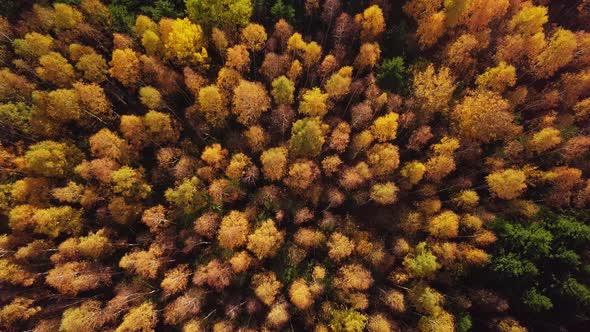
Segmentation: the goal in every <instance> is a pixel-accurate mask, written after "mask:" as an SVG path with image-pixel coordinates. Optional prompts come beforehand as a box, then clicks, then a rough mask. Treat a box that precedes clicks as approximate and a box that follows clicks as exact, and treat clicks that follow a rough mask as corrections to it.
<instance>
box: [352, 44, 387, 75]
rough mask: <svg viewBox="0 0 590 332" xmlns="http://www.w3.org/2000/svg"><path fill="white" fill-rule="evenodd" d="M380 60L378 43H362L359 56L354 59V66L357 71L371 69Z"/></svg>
mask: <svg viewBox="0 0 590 332" xmlns="http://www.w3.org/2000/svg"><path fill="white" fill-rule="evenodd" d="M380 58H381V48H379V44H378V43H364V44H362V45H361V49H360V51H359V54H358V55H357V57H356V58H355V59H354V66H355V67H356V68H357V69H358V70H365V69H372V68H373V67H375V65H377V62H379V59H380Z"/></svg>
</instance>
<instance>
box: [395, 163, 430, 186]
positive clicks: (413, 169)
mask: <svg viewBox="0 0 590 332" xmlns="http://www.w3.org/2000/svg"><path fill="white" fill-rule="evenodd" d="M425 172H426V166H425V165H424V164H423V163H421V162H419V161H411V162H408V163H406V164H405V166H404V167H402V170H401V171H400V174H401V176H403V177H405V178H407V179H408V181H409V182H410V184H412V185H415V184H417V183H418V182H420V180H422V178H423V177H424V173H425Z"/></svg>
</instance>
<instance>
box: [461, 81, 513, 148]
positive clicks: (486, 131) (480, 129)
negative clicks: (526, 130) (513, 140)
mask: <svg viewBox="0 0 590 332" xmlns="http://www.w3.org/2000/svg"><path fill="white" fill-rule="evenodd" d="M453 117H454V119H455V120H456V122H457V124H458V127H459V131H460V133H461V135H462V136H463V137H464V138H467V139H473V140H477V141H479V142H481V143H490V142H493V141H495V140H501V139H506V138H508V137H510V136H511V135H514V134H517V133H518V132H519V131H520V127H519V126H517V125H516V124H514V123H513V121H514V115H513V114H512V112H511V109H510V104H509V103H508V101H507V100H505V99H503V98H502V96H500V95H499V94H497V93H495V92H492V91H488V90H477V91H474V92H472V93H471V94H468V95H467V96H465V98H463V100H462V101H461V103H459V104H457V105H456V106H455V109H454V110H453Z"/></svg>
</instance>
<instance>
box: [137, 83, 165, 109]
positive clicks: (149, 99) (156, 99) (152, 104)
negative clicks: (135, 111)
mask: <svg viewBox="0 0 590 332" xmlns="http://www.w3.org/2000/svg"><path fill="white" fill-rule="evenodd" d="M139 100H140V101H141V103H142V104H143V105H144V106H145V107H147V108H148V109H150V110H157V109H158V108H160V105H161V104H162V95H161V94H160V92H159V91H158V90H156V88H154V87H152V86H142V87H141V88H140V89H139Z"/></svg>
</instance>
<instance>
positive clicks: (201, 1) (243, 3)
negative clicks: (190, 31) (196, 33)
mask: <svg viewBox="0 0 590 332" xmlns="http://www.w3.org/2000/svg"><path fill="white" fill-rule="evenodd" d="M185 4H186V13H187V15H188V17H189V18H190V19H191V20H192V21H194V22H198V23H199V24H203V25H205V26H206V27H207V28H212V27H219V28H224V27H228V28H231V27H236V26H237V27H241V26H245V25H247V24H248V22H250V16H252V2H251V1H250V0H213V1H210V0H186V1H185Z"/></svg>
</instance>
